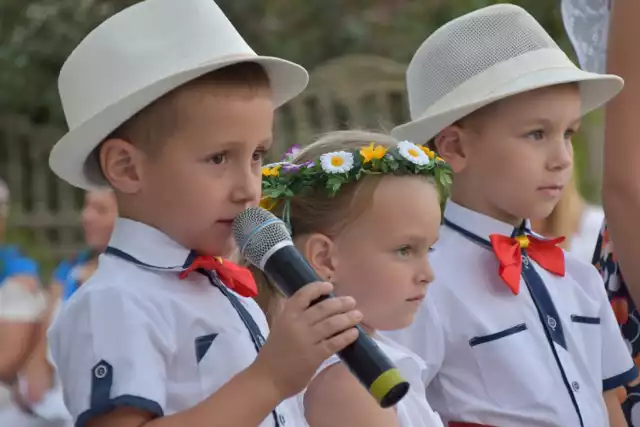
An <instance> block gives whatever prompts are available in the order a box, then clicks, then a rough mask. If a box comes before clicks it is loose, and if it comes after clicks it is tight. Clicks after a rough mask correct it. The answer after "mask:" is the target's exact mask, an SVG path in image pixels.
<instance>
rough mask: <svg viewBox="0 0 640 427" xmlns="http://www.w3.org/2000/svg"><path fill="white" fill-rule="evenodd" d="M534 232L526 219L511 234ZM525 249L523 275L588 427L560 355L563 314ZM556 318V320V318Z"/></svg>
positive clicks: (486, 244) (479, 241) (451, 225)
mask: <svg viewBox="0 0 640 427" xmlns="http://www.w3.org/2000/svg"><path fill="white" fill-rule="evenodd" d="M443 223H444V225H446V226H447V227H449V228H451V229H452V230H454V231H456V232H458V233H459V234H461V235H462V236H464V237H466V238H467V239H469V240H471V241H473V242H475V243H477V244H479V245H480V246H483V247H484V248H486V249H489V250H493V248H492V246H491V242H489V241H488V240H486V239H483V238H482V237H480V236H477V235H475V234H473V233H472V232H470V231H469V230H467V229H465V228H463V227H460V226H459V225H457V224H454V223H453V222H451V221H449V220H448V219H447V218H444V220H443ZM526 234H531V232H530V231H529V230H528V229H527V228H526V227H525V223H524V222H523V224H522V226H521V227H518V228H514V229H513V232H512V233H511V237H512V238H514V237H516V236H521V235H526ZM521 253H522V274H521V277H522V279H523V280H524V282H525V284H526V285H527V290H528V291H529V294H530V295H531V300H532V301H533V305H534V306H535V308H536V311H537V312H538V317H539V319H540V323H541V324H542V330H543V331H544V334H545V337H546V338H547V342H548V344H549V349H550V350H551V353H552V354H553V357H554V359H555V361H556V365H557V366H558V369H559V370H560V375H561V376H562V382H563V383H564V386H565V389H566V390H567V392H568V393H569V397H570V398H571V403H572V404H573V408H574V410H575V411H576V414H577V415H578V419H579V420H580V426H581V427H584V421H583V419H582V413H581V412H580V406H579V405H578V401H577V400H576V396H575V394H574V392H573V387H572V386H571V384H569V378H568V377H567V374H566V372H565V371H564V367H563V366H562V362H560V357H559V356H558V351H557V349H556V346H555V344H554V342H555V343H557V344H558V345H560V346H561V347H563V348H564V349H567V344H566V340H565V337H564V332H563V329H562V324H561V322H560V315H559V314H558V311H557V310H556V307H555V305H554V303H553V299H552V298H551V295H550V294H549V290H548V289H547V287H546V285H545V284H544V281H543V280H542V278H541V277H540V275H539V274H538V273H537V272H536V270H535V269H534V268H533V266H532V264H531V259H530V258H529V256H528V255H527V251H526V249H522V250H521ZM552 321H553V322H552Z"/></svg>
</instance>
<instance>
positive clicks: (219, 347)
mask: <svg viewBox="0 0 640 427" xmlns="http://www.w3.org/2000/svg"><path fill="white" fill-rule="evenodd" d="M243 344H245V340H242V339H238V334H237V333H235V332H234V331H219V332H217V333H211V334H204V335H200V336H198V337H196V338H195V340H194V360H195V361H196V363H197V375H198V381H199V383H200V389H201V393H202V395H201V396H202V399H205V398H207V397H209V396H211V395H212V394H213V393H215V392H216V391H217V390H219V389H220V388H221V387H222V386H223V385H224V384H225V383H227V382H228V381H229V380H230V379H231V378H232V377H233V376H235V375H236V374H237V373H238V372H240V371H242V370H244V369H246V368H247V367H248V366H249V365H250V364H251V363H252V362H253V360H254V359H255V357H256V351H255V348H253V347H252V346H246V345H243Z"/></svg>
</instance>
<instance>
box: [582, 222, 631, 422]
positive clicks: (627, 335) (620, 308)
mask: <svg viewBox="0 0 640 427" xmlns="http://www.w3.org/2000/svg"><path fill="white" fill-rule="evenodd" d="M593 264H594V265H595V267H596V268H597V269H598V271H599V272H600V274H601V275H602V279H603V280H604V284H605V287H606V289H607V294H608V295H609V300H610V301H611V307H612V308H613V312H614V313H615V315H616V319H617V320H618V324H619V325H620V330H621V331H622V335H623V337H624V341H625V343H626V344H627V347H628V348H629V352H630V353H631V356H632V357H633V360H634V361H635V362H636V366H639V367H640V313H638V310H637V309H636V306H635V305H634V303H633V301H632V300H631V297H630V295H629V291H628V290H627V286H626V285H625V283H624V277H622V273H621V271H620V267H619V265H618V263H617V261H616V256H615V253H614V251H613V244H612V243H611V239H610V238H609V231H608V229H607V223H606V222H605V223H604V224H603V225H602V229H601V231H600V236H599V238H598V243H597V244H596V250H595V253H594V256H593ZM638 403H640V384H636V385H633V386H628V387H627V400H625V402H624V403H623V404H622V409H623V411H624V413H625V416H626V417H627V423H628V424H629V427H634V426H635V427H640V405H638Z"/></svg>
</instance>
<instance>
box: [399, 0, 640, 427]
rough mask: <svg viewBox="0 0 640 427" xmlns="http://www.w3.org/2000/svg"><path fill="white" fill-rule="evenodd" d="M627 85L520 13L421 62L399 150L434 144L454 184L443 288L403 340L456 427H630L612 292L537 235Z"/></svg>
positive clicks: (412, 68) (477, 20)
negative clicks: (591, 125)
mask: <svg viewBox="0 0 640 427" xmlns="http://www.w3.org/2000/svg"><path fill="white" fill-rule="evenodd" d="M622 85H623V82H622V80H621V79H620V78H619V77H617V76H612V75H600V74H593V73H588V72H585V71H582V70H580V69H579V68H577V67H576V66H575V65H574V64H573V63H572V62H571V61H570V60H569V59H568V57H567V56H566V55H565V54H564V53H563V52H562V50H561V49H560V48H559V47H558V46H557V45H556V43H555V42H554V41H553V39H552V38H551V37H550V36H549V35H548V34H547V33H546V32H545V31H544V29H543V28H542V27H541V26H540V24H538V22H536V20H535V19H534V18H533V17H532V16H531V15H529V14H528V13H527V12H526V11H524V10H523V9H521V8H520V7H517V6H514V5H510V4H500V5H494V6H489V7H486V8H483V9H480V10H477V11H474V12H472V13H469V14H467V15H464V16H462V17H459V18H457V19H455V20H453V21H451V22H449V23H447V24H446V25H444V26H443V27H441V28H440V29H438V30H437V31H436V32H434V33H433V34H432V35H431V36H430V37H429V38H428V39H427V40H426V41H425V42H424V43H423V44H422V46H420V48H419V49H418V51H417V52H416V54H415V56H414V57H413V59H412V61H411V64H410V65H409V68H408V70H407V86H408V94H409V102H410V110H411V118H412V121H411V122H409V123H407V124H404V125H401V126H399V127H397V128H395V129H394V130H393V134H394V136H396V137H397V138H400V139H410V140H413V141H416V142H420V143H425V142H429V143H430V144H432V146H433V148H435V149H436V150H437V152H438V155H440V156H441V157H443V158H444V159H445V160H446V161H447V162H449V164H450V165H451V167H452V170H453V173H454V179H453V181H454V182H453V186H452V188H451V200H449V201H448V203H447V205H446V209H445V212H444V224H443V226H442V229H441V233H440V240H439V242H438V244H437V245H436V247H435V249H436V250H435V253H434V254H433V255H432V257H431V260H432V262H433V266H434V271H435V277H436V279H435V281H434V283H433V284H432V285H431V287H430V288H429V292H428V295H427V299H426V302H425V304H424V306H423V307H422V308H421V310H420V312H419V314H418V316H417V318H416V321H415V322H414V324H413V325H412V326H411V327H410V328H408V329H406V330H403V331H400V332H398V333H391V335H392V336H393V337H394V338H396V339H397V340H398V341H400V342H401V343H403V344H405V345H407V346H408V347H409V348H410V349H412V350H413V351H415V352H417V353H418V355H420V356H422V357H423V358H424V359H425V360H426V362H427V365H428V371H429V375H427V377H426V378H425V384H426V390H427V397H428V399H429V402H430V403H431V405H432V407H433V408H434V410H435V411H437V412H438V413H439V414H440V415H441V416H442V418H443V420H444V421H446V422H448V423H449V425H450V426H463V425H478V426H479V425H485V426H501V427H506V426H518V427H529V426H531V427H533V426H536V427H539V426H543V425H544V426H558V427H560V426H562V427H568V426H581V427H593V426H595V427H604V426H609V425H610V424H611V425H615V426H618V425H624V419H623V418H621V410H620V405H619V402H618V400H617V399H616V396H615V393H614V390H615V389H616V388H617V387H618V386H620V385H623V384H626V383H628V382H629V381H630V380H632V379H633V378H634V377H635V376H636V375H637V370H636V368H635V367H634V364H633V361H632V360H631V358H630V356H629V352H628V350H627V349H626V347H625V345H624V343H623V340H622V338H621V336H620V332H619V330H618V326H617V324H616V321H615V318H614V316H613V313H612V310H611V307H610V305H609V303H608V301H607V296H606V294H605V292H604V287H603V285H602V279H601V278H600V277H599V275H598V273H597V272H596V271H595V270H594V269H593V268H592V267H591V266H589V265H587V264H585V263H583V262H581V261H579V260H577V259H574V258H572V257H571V256H570V255H569V254H565V253H564V252H563V251H562V249H560V248H559V247H558V246H557V243H559V241H561V239H555V240H544V239H541V238H540V237H538V236H536V235H534V234H533V233H531V231H530V227H529V219H538V218H544V217H546V216H547V215H548V214H549V213H550V212H551V210H552V209H553V207H554V206H555V204H556V203H557V202H558V200H559V198H560V195H561V193H562V189H563V186H564V185H565V184H566V183H567V182H568V180H569V179H570V177H571V172H572V167H573V152H572V145H571V137H572V135H573V134H574V133H575V132H576V131H577V129H578V126H579V125H580V118H581V116H582V115H584V114H585V113H587V112H589V111H591V110H593V109H595V108H597V107H599V106H601V105H602V104H604V103H605V102H607V101H608V100H609V99H611V98H612V97H613V96H615V95H616V94H617V93H618V92H619V91H620V90H621V88H622ZM603 394H604V396H605V397H604V398H603Z"/></svg>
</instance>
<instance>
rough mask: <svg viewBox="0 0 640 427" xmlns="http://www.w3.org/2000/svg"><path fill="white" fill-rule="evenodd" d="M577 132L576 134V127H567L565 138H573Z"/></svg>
mask: <svg viewBox="0 0 640 427" xmlns="http://www.w3.org/2000/svg"><path fill="white" fill-rule="evenodd" d="M575 134H576V131H575V130H574V129H567V131H566V132H565V133H564V138H565V139H571V138H573V136H574V135H575Z"/></svg>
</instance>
